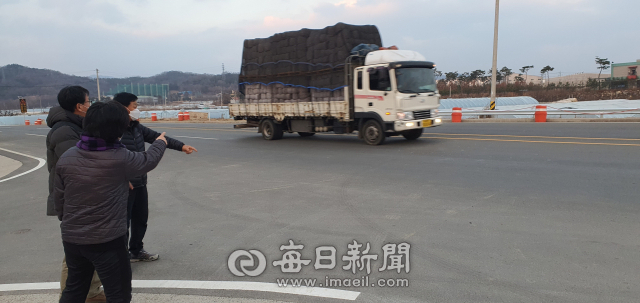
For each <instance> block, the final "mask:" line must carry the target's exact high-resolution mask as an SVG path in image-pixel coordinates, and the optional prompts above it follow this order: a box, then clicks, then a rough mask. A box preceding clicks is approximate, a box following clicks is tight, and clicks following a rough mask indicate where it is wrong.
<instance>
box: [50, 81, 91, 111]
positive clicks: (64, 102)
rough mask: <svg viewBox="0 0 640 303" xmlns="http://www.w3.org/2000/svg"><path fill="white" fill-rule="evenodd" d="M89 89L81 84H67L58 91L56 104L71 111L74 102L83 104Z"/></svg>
mask: <svg viewBox="0 0 640 303" xmlns="http://www.w3.org/2000/svg"><path fill="white" fill-rule="evenodd" d="M88 95H89V91H88V90H87V89H86V88H84V87H82V86H67V87H65V88H63V89H61V90H60V92H59V93H58V104H60V107H62V108H64V109H65V110H68V111H70V112H73V111H75V110H76V104H84V102H85V99H86V97H87V96H88Z"/></svg>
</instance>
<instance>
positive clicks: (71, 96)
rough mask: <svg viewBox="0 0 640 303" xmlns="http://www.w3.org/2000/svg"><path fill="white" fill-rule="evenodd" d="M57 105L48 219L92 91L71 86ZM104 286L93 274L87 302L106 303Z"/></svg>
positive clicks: (52, 115)
mask: <svg viewBox="0 0 640 303" xmlns="http://www.w3.org/2000/svg"><path fill="white" fill-rule="evenodd" d="M58 104H60V106H56V107H53V108H51V109H50V110H49V116H47V125H48V126H49V127H50V128H51V130H50V131H49V134H48V135H47V139H46V144H47V169H48V170H49V197H48V199H47V216H57V215H58V213H56V211H55V209H54V203H53V195H52V193H53V177H54V176H55V167H56V164H57V163H58V159H60V157H61V156H62V154H64V152H66V151H67V150H68V149H69V148H71V147H73V146H76V143H78V141H80V134H81V133H82V119H83V117H84V116H85V115H86V113H87V110H88V109H89V106H90V105H91V103H89V91H88V90H86V89H85V88H84V87H81V86H68V87H65V88H63V89H62V90H60V93H58ZM67 271H68V269H67V262H66V258H65V259H63V260H62V273H61V277H60V291H61V292H62V291H63V290H64V288H65V285H66V281H67ZM100 286H102V283H101V282H100V279H99V278H98V274H97V273H95V272H94V275H93V280H92V282H91V288H90V289H89V294H88V296H87V302H106V297H105V295H104V293H103V292H102V291H101V290H100Z"/></svg>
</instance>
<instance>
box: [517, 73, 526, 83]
mask: <svg viewBox="0 0 640 303" xmlns="http://www.w3.org/2000/svg"><path fill="white" fill-rule="evenodd" d="M515 79H516V82H524V81H525V80H524V78H522V74H518V75H517V76H516V78H515Z"/></svg>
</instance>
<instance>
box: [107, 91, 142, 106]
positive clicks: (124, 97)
mask: <svg viewBox="0 0 640 303" xmlns="http://www.w3.org/2000/svg"><path fill="white" fill-rule="evenodd" d="M137 100H138V96H136V95H134V94H132V93H117V94H115V96H113V101H117V102H118V103H120V104H122V105H124V107H128V106H129V104H131V102H133V101H137Z"/></svg>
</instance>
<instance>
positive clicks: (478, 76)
mask: <svg viewBox="0 0 640 303" xmlns="http://www.w3.org/2000/svg"><path fill="white" fill-rule="evenodd" d="M485 74H486V72H485V71H483V70H481V69H476V70H474V71H472V72H471V73H470V74H469V80H470V81H477V80H480V81H481V82H483V83H484V80H485V79H484V75H485Z"/></svg>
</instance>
